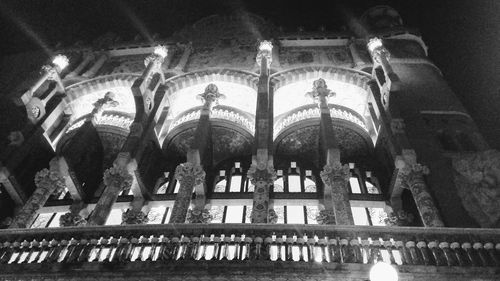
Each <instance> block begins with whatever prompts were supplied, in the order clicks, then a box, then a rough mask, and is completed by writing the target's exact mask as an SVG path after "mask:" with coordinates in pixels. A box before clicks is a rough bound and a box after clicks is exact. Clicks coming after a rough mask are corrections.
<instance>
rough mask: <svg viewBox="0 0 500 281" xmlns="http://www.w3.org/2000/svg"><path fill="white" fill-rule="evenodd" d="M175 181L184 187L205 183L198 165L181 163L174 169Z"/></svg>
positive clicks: (201, 168) (203, 174) (203, 172)
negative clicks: (184, 185)
mask: <svg viewBox="0 0 500 281" xmlns="http://www.w3.org/2000/svg"><path fill="white" fill-rule="evenodd" d="M175 179H176V180H178V181H180V182H182V183H183V184H186V185H200V184H202V183H203V182H204V181H205V171H203V167H202V166H200V165H193V164H192V163H189V162H186V163H182V164H180V165H179V166H177V168H176V169H175Z"/></svg>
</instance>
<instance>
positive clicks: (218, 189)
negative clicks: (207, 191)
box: [214, 180, 227, 192]
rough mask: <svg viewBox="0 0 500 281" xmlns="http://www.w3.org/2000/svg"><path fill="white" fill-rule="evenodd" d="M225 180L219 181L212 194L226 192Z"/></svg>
mask: <svg viewBox="0 0 500 281" xmlns="http://www.w3.org/2000/svg"><path fill="white" fill-rule="evenodd" d="M226 184H227V181H226V180H221V181H219V182H218V183H217V184H216V185H215V188H214V192H226Z"/></svg>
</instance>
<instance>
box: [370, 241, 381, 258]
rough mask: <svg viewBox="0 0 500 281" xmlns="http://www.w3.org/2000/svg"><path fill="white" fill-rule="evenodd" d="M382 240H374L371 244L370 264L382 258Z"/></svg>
mask: <svg viewBox="0 0 500 281" xmlns="http://www.w3.org/2000/svg"><path fill="white" fill-rule="evenodd" d="M380 245H381V243H380V240H373V241H372V244H371V246H370V259H369V260H368V263H369V264H372V263H376V262H377V261H379V260H380V259H382V253H381V252H380Z"/></svg>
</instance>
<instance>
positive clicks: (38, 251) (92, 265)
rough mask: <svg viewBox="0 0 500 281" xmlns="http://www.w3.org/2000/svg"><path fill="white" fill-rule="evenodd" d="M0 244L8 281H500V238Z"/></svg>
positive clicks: (0, 266)
mask: <svg viewBox="0 0 500 281" xmlns="http://www.w3.org/2000/svg"><path fill="white" fill-rule="evenodd" d="M0 242H1V247H0V270H1V271H0V279H2V280H3V279H4V278H6V279H5V280H10V279H8V276H14V275H15V276H16V278H17V276H25V277H26V278H28V276H29V277H30V278H33V276H39V275H40V274H42V273H43V274H58V276H59V275H64V276H73V277H74V276H79V274H82V272H86V273H88V274H98V275H97V276H101V274H106V272H108V273H111V272H115V271H116V270H120V272H122V274H126V275H127V274H128V273H130V276H128V275H127V276H128V277H130V278H132V277H133V276H134V274H136V273H137V272H142V274H147V275H148V276H149V274H153V272H154V274H160V272H164V273H167V274H174V275H175V274H181V273H182V274H184V275H185V274H186V272H190V274H195V272H202V273H199V274H201V275H203V274H209V275H217V274H219V275H220V274H224V275H225V276H226V275H228V274H229V275H234V274H246V273H245V272H247V271H249V270H250V271H249V272H251V274H252V275H258V274H260V273H258V272H255V270H257V271H259V272H261V273H262V272H266V271H267V272H270V271H272V272H281V273H280V274H281V275H287V274H292V273H293V274H295V273H297V274H299V273H301V272H302V274H304V273H307V275H308V276H309V275H311V274H319V275H321V274H327V275H328V276H330V275H329V274H333V275H334V277H332V276H330V277H332V278H333V279H331V278H329V280H337V279H335V278H345V277H348V276H349V277H350V278H354V279H348V280H368V277H367V276H368V271H369V269H370V267H371V265H372V264H373V263H374V262H375V261H377V260H378V261H380V260H383V261H385V262H387V263H390V264H392V265H394V266H395V267H396V268H397V270H398V271H399V274H400V280H410V279H411V280H431V279H433V278H437V277H438V278H440V279H438V280H499V279H500V230H497V229H463V228H419V227H368V226H326V225H276V224H166V225H129V226H113V227H105V226H94V227H68V228H46V229H7V230H0ZM259 268H260V269H262V270H258V269H259ZM252 270H253V271H252ZM127 272H128V273H127ZM299 275H300V274H299ZM321 276H323V275H321ZM98 278H99V277H98ZM124 278H125V279H126V277H124ZM322 278H326V277H324V276H323V277H322ZM356 278H359V279H356ZM461 278H466V279H461ZM471 278H480V279H471ZM132 279H133V278H132ZM134 280H136V279H134ZM254 280H255V279H254ZM338 280H345V279H338Z"/></svg>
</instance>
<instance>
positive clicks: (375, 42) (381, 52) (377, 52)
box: [366, 37, 391, 64]
mask: <svg viewBox="0 0 500 281" xmlns="http://www.w3.org/2000/svg"><path fill="white" fill-rule="evenodd" d="M366 46H367V47H368V51H370V54H371V56H372V58H373V60H374V61H375V62H376V63H378V64H381V63H382V58H385V59H386V60H387V61H389V60H390V59H391V54H390V53H389V51H388V50H387V49H386V48H385V47H384V45H383V44H382V40H381V39H380V38H378V37H374V38H371V39H370V40H369V41H368V43H367V44H366Z"/></svg>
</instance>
